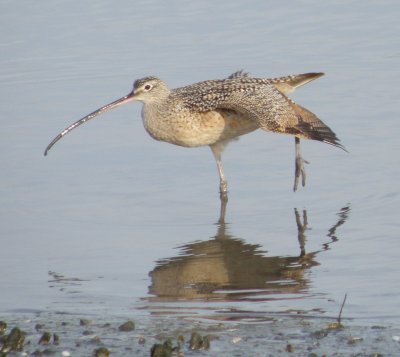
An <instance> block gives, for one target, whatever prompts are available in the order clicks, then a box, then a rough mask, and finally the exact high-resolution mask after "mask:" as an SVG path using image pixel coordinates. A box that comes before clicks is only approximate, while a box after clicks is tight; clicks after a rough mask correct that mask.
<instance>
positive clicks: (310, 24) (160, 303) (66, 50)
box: [0, 0, 400, 325]
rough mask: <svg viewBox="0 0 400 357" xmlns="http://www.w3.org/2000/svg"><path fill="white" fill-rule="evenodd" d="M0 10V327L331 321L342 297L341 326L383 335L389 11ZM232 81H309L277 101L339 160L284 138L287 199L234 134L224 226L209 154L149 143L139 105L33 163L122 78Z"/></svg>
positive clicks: (399, 144) (125, 87) (287, 7)
mask: <svg viewBox="0 0 400 357" xmlns="http://www.w3.org/2000/svg"><path fill="white" fill-rule="evenodd" d="M0 10H1V11H0V20H1V21H0V30H1V31H0V83H1V84H0V97H1V103H0V115H1V117H0V121H1V129H0V166H1V171H0V183H1V184H0V196H1V205H0V249H1V259H0V271H1V274H0V289H1V294H0V313H1V314H15V313H18V312H21V311H26V310H29V311H31V310H32V311H61V312H77V311H78V312H82V313H94V314H104V313H115V314H121V315H124V314H125V313H126V312H127V311H129V313H130V314H133V315H135V314H146V313H147V311H153V310H158V309H161V310H162V309H166V310H168V309H172V310H174V309H180V310H181V309H182V308H183V309H185V308H188V309H189V308H190V311H191V312H192V313H198V315H199V316H205V315H207V316H211V317H212V316H213V315H217V314H218V313H219V312H220V311H227V310H229V309H234V310H235V311H236V310H239V311H242V310H243V311H255V312H257V313H261V314H268V313H276V312H278V313H279V312H288V311H293V310H301V311H303V312H310V311H311V312H314V313H315V314H316V315H318V314H320V315H325V316H336V315H337V313H338V310H339V308H340V304H341V302H342V299H343V297H344V295H345V293H347V295H348V297H347V302H346V306H345V309H344V315H345V316H346V317H353V318H357V319H363V320H367V321H371V322H372V323H390V324H394V325H399V324H400V314H399V312H398V299H399V295H400V281H399V280H400V279H399V264H398V255H399V248H400V243H399V232H400V229H399V228H400V223H399V209H400V206H399V203H400V199H399V197H400V196H399V192H400V191H399V176H400V170H399V167H400V165H399V156H398V155H399V151H400V141H399V136H398V133H399V118H398V116H399V114H398V111H399V110H398V104H397V103H398V97H399V89H398V85H397V82H398V80H399V78H400V77H399V75H400V66H399V64H400V63H399V62H400V61H399V59H400V41H399V35H398V34H399V33H400V25H399V21H398V14H399V11H400V5H399V3H398V1H394V0H393V1H372V0H370V1H347V2H338V1H324V2H320V1H311V0H310V1H299V2H296V3H288V2H276V1H251V2H246V3H244V2H243V3H242V4H235V3H234V2H230V1H223V2H208V1H203V2H189V3H188V2H185V1H172V2H168V3H166V2H161V1H121V2H118V3H116V2H108V1H97V2H95V3H94V2H93V3H88V2H83V3H82V2H78V1H75V2H71V1H40V2H32V1H20V2H18V5H17V4H16V3H15V2H13V1H1V2H0ZM238 69H245V70H247V71H249V72H251V73H252V74H254V75H255V76H258V77H275V76H280V75H287V74H292V73H303V72H308V71H323V72H325V73H326V76H324V77H322V78H320V79H318V80H317V81H315V82H313V83H311V84H309V85H307V86H305V87H303V88H301V89H299V90H298V91H297V92H296V93H294V94H293V95H292V96H291V97H292V98H293V99H294V100H296V101H297V102H298V103H300V104H301V105H303V106H305V107H306V108H309V109H310V110H312V111H313V112H315V113H316V114H317V115H318V116H319V117H320V118H321V119H322V120H324V122H326V123H327V124H328V125H329V126H330V127H331V128H332V129H333V130H334V131H335V132H336V133H337V135H338V136H339V138H340V139H341V141H342V143H343V144H344V145H345V146H346V148H347V149H348V151H349V154H347V153H345V152H343V151H341V150H338V149H336V148H333V147H331V146H329V145H324V144H321V143H316V142H305V141H303V142H302V148H303V154H304V157H305V158H306V159H307V160H308V161H310V163H311V164H310V165H308V166H307V170H308V182H307V186H306V187H305V188H304V189H303V188H301V189H299V191H298V192H297V193H293V192H292V184H293V171H294V162H293V161H294V140H293V139H292V138H291V137H287V136H279V135H276V134H271V133H265V132H261V131H258V132H255V133H253V134H250V135H247V136H245V137H242V138H241V139H240V140H239V141H238V142H234V143H232V144H231V145H230V146H229V147H228V148H227V150H226V152H225V154H224V163H225V170H226V174H227V178H228V182H229V195H230V196H229V197H230V200H229V203H228V208H227V216H226V222H227V223H226V225H225V226H223V227H221V226H220V225H218V224H217V221H218V218H219V204H220V203H219V197H218V176H217V171H216V167H215V163H214V161H213V158H212V155H211V153H210V150H209V149H208V148H199V149H183V148H180V147H175V146H172V145H168V144H165V143H159V142H156V141H154V140H152V139H151V138H150V137H149V136H148V135H147V134H146V132H145V131H144V129H143V127H142V123H141V119H140V110H141V105H140V104H132V105H127V106H125V107H123V108H120V109H117V110H115V111H112V112H110V113H107V114H105V115H103V116H102V117H100V118H98V119H96V120H94V121H93V122H91V123H89V124H85V125H84V126H82V127H80V128H79V129H77V130H76V131H74V132H73V133H71V134H70V135H68V136H67V137H66V138H65V139H63V140H62V141H61V142H60V143H58V144H57V145H56V146H55V147H54V148H53V149H52V151H51V152H50V153H49V155H48V156H47V157H44V156H43V151H44V149H45V147H46V145H47V144H48V143H49V142H50V141H51V139H52V138H53V137H54V136H55V135H56V134H57V133H58V132H59V131H60V130H62V129H63V128H64V127H66V126H67V125H68V124H70V123H72V122H73V121H75V120H77V119H79V118H81V117H82V116H84V115H86V114H87V113H89V112H91V111H92V110H94V109H96V108H98V107H100V106H102V105H103V104H106V103H108V102H110V101H112V100H114V99H116V98H119V97H121V96H122V95H125V94H127V93H128V92H129V91H130V90H131V86H132V82H133V80H134V79H137V78H140V77H143V76H145V75H149V74H155V75H158V76H159V77H161V78H162V79H164V80H165V81H166V82H167V83H168V84H169V85H170V86H171V87H177V86H181V85H186V84H190V83H193V82H196V81H200V80H204V79H212V78H223V77H226V76H227V75H229V74H230V73H232V72H234V71H236V70H238ZM295 208H296V209H297V214H298V218H300V221H302V219H303V218H304V217H303V214H304V211H306V214H307V219H308V227H306V228H308V229H306V230H305V232H304V234H305V236H306V243H305V250H306V253H310V255H309V257H308V260H301V259H299V258H298V257H299V255H300V251H301V249H300V244H299V240H298V228H297V224H296V214H295ZM49 272H51V274H49ZM55 274H60V275H63V276H64V277H65V278H66V279H65V280H63V279H54V275H55ZM149 274H150V275H149ZM163 274H164V275H163ZM241 274H243V276H242V275H241ZM246 274H247V275H246ZM74 278H77V279H79V280H78V281H76V280H74ZM252 279H254V281H253V280H252ZM144 307H145V309H143V308H144ZM132 311H133V312H132Z"/></svg>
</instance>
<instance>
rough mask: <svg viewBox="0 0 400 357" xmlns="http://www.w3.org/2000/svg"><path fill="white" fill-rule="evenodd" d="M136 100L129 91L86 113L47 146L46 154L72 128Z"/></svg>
mask: <svg viewBox="0 0 400 357" xmlns="http://www.w3.org/2000/svg"><path fill="white" fill-rule="evenodd" d="M133 100H134V93H133V91H132V92H131V93H129V94H128V95H126V96H124V97H122V98H119V99H117V100H116V101H114V102H112V103H109V104H107V105H105V106H104V107H101V108H99V109H97V110H95V111H94V112H93V113H90V114H88V115H86V116H85V117H84V118H82V119H79V120H78V121H76V122H75V123H73V124H71V125H70V126H69V127H67V128H65V129H64V130H63V131H62V132H61V133H60V134H58V135H57V136H56V137H55V138H54V139H53V141H52V142H51V143H50V144H49V145H48V146H47V148H46V150H45V151H44V156H46V155H47V153H48V151H49V150H50V149H51V148H52V147H53V146H54V144H55V143H56V142H57V141H58V140H60V139H62V138H63V137H64V136H65V135H67V134H68V133H69V132H70V131H71V130H72V129H75V128H76V127H78V126H79V125H81V124H83V123H86V122H87V121H89V120H90V119H93V118H95V117H97V116H98V115H100V114H103V113H104V112H107V111H109V110H111V109H114V108H116V107H119V106H120V105H122V104H125V103H128V102H131V101H133Z"/></svg>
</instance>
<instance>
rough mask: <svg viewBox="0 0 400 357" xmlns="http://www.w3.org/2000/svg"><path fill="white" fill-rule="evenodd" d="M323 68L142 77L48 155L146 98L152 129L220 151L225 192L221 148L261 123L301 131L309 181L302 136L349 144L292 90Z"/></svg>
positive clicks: (160, 136) (164, 137)
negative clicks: (191, 78)
mask: <svg viewBox="0 0 400 357" xmlns="http://www.w3.org/2000/svg"><path fill="white" fill-rule="evenodd" d="M322 75H323V73H306V74H299V75H291V76H286V77H279V78H272V79H264V78H253V77H250V76H249V75H248V74H247V73H244V72H242V71H239V72H236V73H233V74H232V75H231V76H229V77H228V78H226V79H217V80H207V81H204V82H199V83H195V84H192V85H189V86H186V87H181V88H176V89H172V90H170V89H168V87H167V86H166V84H165V83H164V82H163V81H162V80H160V79H159V78H157V77H145V78H142V79H138V80H136V81H135V82H134V84H133V90H132V92H130V93H129V94H128V95H126V96H124V97H122V98H120V99H118V100H116V101H114V102H112V103H110V104H107V105H105V106H104V107H101V108H100V109H97V110H96V111H94V112H93V113H90V114H89V115H87V116H85V117H84V118H82V119H80V120H78V121H77V122H75V123H73V124H71V125H70V126H69V127H67V128H66V129H64V130H63V131H62V132H61V133H60V134H58V135H57V136H56V137H55V138H54V140H53V141H52V142H51V143H50V144H49V145H48V146H47V148H46V151H45V152H44V155H47V152H48V151H49V150H50V149H51V147H52V146H53V145H54V144H55V143H56V142H57V141H58V140H60V139H61V138H62V137H63V136H64V135H66V134H67V133H68V132H70V131H71V130H72V129H74V128H76V127H77V126H79V125H81V124H83V123H85V122H87V121H88V120H90V119H92V118H94V117H96V116H97V115H99V114H102V113H104V112H106V111H108V110H110V109H113V108H115V107H118V106H120V105H122V104H125V103H128V102H130V101H134V100H138V101H141V102H143V109H142V118H143V124H144V127H145V129H146V130H147V132H148V133H149V134H150V135H151V136H152V137H153V138H154V139H156V140H161V141H166V142H168V143H171V144H175V145H179V146H184V147H197V146H204V145H208V146H209V147H210V148H211V151H212V153H213V155H214V157H215V160H216V163H217V167H218V172H219V178H220V193H221V197H223V196H225V197H226V194H227V181H226V179H225V175H224V170H223V167H222V161H221V154H222V151H223V149H224V147H225V146H226V145H227V143H228V142H229V141H231V140H232V139H235V138H237V137H238V136H240V135H244V134H247V133H250V132H252V131H254V130H256V129H259V128H260V129H263V130H265V131H272V132H276V133H281V134H290V135H293V136H294V137H295V149H296V159H295V180H294V187H293V189H294V191H296V190H297V186H298V182H299V178H300V176H301V178H302V185H303V186H304V185H305V182H306V172H305V168H304V164H305V163H307V161H305V160H304V159H303V157H302V156H301V152H300V139H311V140H318V141H322V142H325V143H327V144H331V145H334V146H337V147H339V148H341V149H343V150H345V149H344V147H343V146H342V145H341V144H340V143H339V139H338V138H337V137H336V135H335V133H334V132H333V131H332V130H331V129H330V128H329V127H328V126H327V125H325V124H324V123H323V122H322V121H321V120H320V119H318V118H317V116H316V115H314V114H313V113H311V112H310V111H308V110H307V109H305V108H303V107H301V106H300V105H298V104H296V103H294V102H293V101H292V100H291V99H289V98H288V97H287V96H286V94H287V93H290V92H292V91H294V90H295V89H296V88H297V87H300V86H302V85H304V84H306V83H308V82H310V81H312V80H314V79H316V78H318V77H320V76H322Z"/></svg>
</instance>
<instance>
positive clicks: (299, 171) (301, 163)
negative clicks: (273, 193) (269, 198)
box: [293, 155, 309, 192]
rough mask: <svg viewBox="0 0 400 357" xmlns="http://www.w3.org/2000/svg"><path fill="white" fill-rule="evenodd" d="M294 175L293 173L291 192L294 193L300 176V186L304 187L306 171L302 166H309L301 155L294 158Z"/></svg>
mask: <svg viewBox="0 0 400 357" xmlns="http://www.w3.org/2000/svg"><path fill="white" fill-rule="evenodd" d="M295 164H296V166H295V173H294V186H293V191H295V192H296V190H297V187H298V185H299V178H300V176H301V185H302V186H303V187H304V186H305V185H306V169H305V166H304V164H309V162H308V161H307V160H304V159H303V157H302V156H301V155H298V156H296V162H295Z"/></svg>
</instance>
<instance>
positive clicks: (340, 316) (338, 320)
mask: <svg viewBox="0 0 400 357" xmlns="http://www.w3.org/2000/svg"><path fill="white" fill-rule="evenodd" d="M346 298H347V293H346V294H344V299H343V302H342V306H341V307H340V312H339V316H338V318H337V322H338V324H339V325H340V321H341V319H342V311H343V307H344V304H345V303H346Z"/></svg>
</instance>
